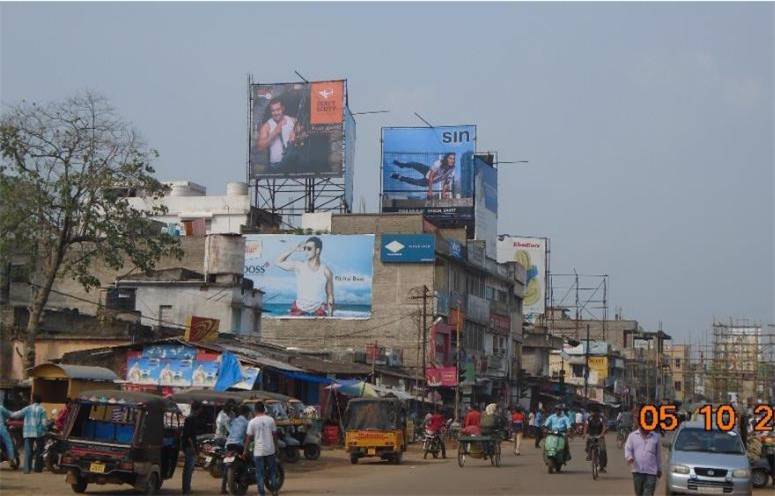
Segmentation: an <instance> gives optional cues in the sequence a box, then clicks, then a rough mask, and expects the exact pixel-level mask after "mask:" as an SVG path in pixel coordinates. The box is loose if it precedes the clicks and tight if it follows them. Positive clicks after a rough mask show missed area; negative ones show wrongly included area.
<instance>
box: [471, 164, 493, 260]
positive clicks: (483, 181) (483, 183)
mask: <svg viewBox="0 0 775 496" xmlns="http://www.w3.org/2000/svg"><path fill="white" fill-rule="evenodd" d="M491 156H492V155H490V157H491ZM474 229H475V231H474V239H477V240H484V241H485V246H484V248H485V254H486V255H487V257H488V258H492V259H493V260H495V259H496V258H497V253H498V250H497V246H496V243H497V239H498V169H496V168H495V167H493V166H492V165H490V164H488V163H487V161H485V160H483V159H482V158H481V157H480V156H477V157H475V158H474Z"/></svg>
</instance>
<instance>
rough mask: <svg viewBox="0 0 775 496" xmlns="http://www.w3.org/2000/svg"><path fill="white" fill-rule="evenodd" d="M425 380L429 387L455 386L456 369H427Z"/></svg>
mask: <svg viewBox="0 0 775 496" xmlns="http://www.w3.org/2000/svg"><path fill="white" fill-rule="evenodd" d="M425 380H426V381H427V382H428V386H430V387H439V386H443V387H454V386H457V368H456V367H428V368H426V369H425Z"/></svg>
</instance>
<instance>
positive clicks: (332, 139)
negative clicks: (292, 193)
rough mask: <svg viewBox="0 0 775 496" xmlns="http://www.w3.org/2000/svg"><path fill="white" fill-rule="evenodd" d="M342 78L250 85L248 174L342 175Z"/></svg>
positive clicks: (263, 175)
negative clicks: (336, 79)
mask: <svg viewBox="0 0 775 496" xmlns="http://www.w3.org/2000/svg"><path fill="white" fill-rule="evenodd" d="M345 86H346V85H345V81H343V80H340V81H316V82H311V83H276V84H252V85H251V86H250V123H251V129H250V145H249V146H250V154H249V155H250V174H251V176H252V177H255V178H259V179H260V178H267V177H300V176H307V177H342V173H343V162H344V154H345V144H344V114H345V110H344V109H345V105H346V103H345V102H346V99H345V91H346V89H345Z"/></svg>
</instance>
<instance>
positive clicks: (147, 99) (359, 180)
mask: <svg viewBox="0 0 775 496" xmlns="http://www.w3.org/2000/svg"><path fill="white" fill-rule="evenodd" d="M774 26H775V4H772V3H680V4H679V3H627V4H624V3H543V4H536V3H516V4H515V3H488V4H466V3H454V4H449V3H426V4H408V3H399V4H381V3H379V4H378V3H374V4H359V3H317V4H305V3H291V4H270V3H195V4H194V3H163V4H151V3H136V4H123V3H111V4H96V3H67V4H65V3H57V4H47V3H34V4H14V3H3V4H0V30H1V33H0V101H2V103H3V104H9V103H13V102H16V101H18V100H20V99H21V98H26V99H28V100H35V101H47V100H56V99H62V98H65V97H67V96H69V95H72V94H74V93H75V92H77V91H79V90H83V89H92V90H96V91H98V92H100V93H102V94H103V95H105V96H106V97H108V98H109V99H110V100H111V102H112V103H113V104H114V105H115V106H116V108H117V109H118V111H119V112H120V113H121V114H122V115H123V116H124V117H125V118H127V119H128V120H130V121H131V122H132V123H134V125H135V126H136V127H137V128H138V129H139V130H140V131H141V132H142V134H143V135H144V136H145V138H146V140H147V141H148V143H149V144H150V145H152V146H153V147H154V148H156V149H157V150H158V151H159V152H160V154H161V156H160V158H159V161H158V163H157V164H156V165H157V171H158V173H159V177H160V178H161V179H169V180H173V179H189V180H192V181H195V182H197V183H200V184H203V185H205V186H207V188H208V192H210V193H213V194H217V193H222V192H223V191H224V190H225V183H226V182H228V181H232V180H244V177H245V159H246V130H245V116H246V108H247V101H246V93H247V90H246V78H247V75H248V74H252V75H253V77H254V79H255V80H257V81H261V82H282V81H294V80H297V78H296V76H295V74H294V70H297V71H299V72H300V73H301V74H302V75H303V76H304V77H305V78H307V79H309V80H316V79H318V80H320V79H336V78H346V79H347V80H348V88H349V102H350V108H351V109H352V111H353V112H362V111H368V110H381V109H387V110H390V113H387V114H374V115H364V116H360V117H358V119H357V143H356V156H355V193H354V197H355V205H356V206H358V205H359V203H360V201H359V200H360V199H363V202H364V203H365V205H366V209H367V211H370V212H373V211H376V209H377V208H378V198H379V182H380V181H379V164H380V157H379V152H380V145H379V136H380V128H381V127H382V126H393V125H398V126H406V125H423V124H422V122H420V121H418V119H417V118H416V117H414V115H413V113H414V112H418V113H420V114H421V115H423V116H424V117H425V118H426V119H427V120H429V121H430V122H431V123H433V124H434V125H445V124H469V123H470V124H476V125H477V126H478V147H479V149H480V150H497V151H498V152H499V157H500V159H501V160H504V161H505V160H528V161H529V164H527V165H524V166H516V165H512V166H509V165H505V164H504V165H502V166H501V169H500V172H499V196H500V200H499V208H500V212H499V231H500V232H501V233H510V234H529V235H539V236H547V237H549V238H551V246H552V254H551V255H552V258H551V266H552V269H553V271H555V272H569V271H572V270H573V269H576V270H577V271H578V272H581V273H589V274H602V273H605V274H608V275H609V283H610V291H609V300H610V303H609V306H610V308H611V310H610V311H609V313H610V314H613V309H614V308H619V307H620V308H621V309H622V311H623V314H624V316H625V317H627V318H634V319H637V320H638V321H639V322H640V323H641V325H642V326H643V327H644V328H646V329H655V328H656V326H657V325H658V322H660V321H661V322H662V325H663V328H664V330H665V331H666V332H668V333H670V334H672V335H673V336H674V338H675V339H676V341H677V342H680V341H682V340H683V341H688V340H689V339H691V338H692V337H694V339H696V336H698V333H700V332H704V331H705V330H706V329H708V328H709V327H710V325H711V323H712V321H713V319H714V318H718V319H725V320H726V319H729V318H730V317H732V318H750V319H755V320H759V321H763V322H775V314H774V313H773V312H775V290H774V289H773V281H774V280H775V240H774V239H773V237H774V233H775V213H774V211H775V204H774V203H773V196H774V195H773V192H774V191H775V174H774V172H773V169H774V168H775V166H774V163H775V160H774V158H775V157H774V154H775V153H774V151H773V144H774V143H775V129H774V128H773V125H774V124H773V115H774V114H775V102H774V101H773V86H774V83H775V81H773V79H774V74H773V71H774V69H775V67H774V66H773V61H774V60H775V53H773V52H774V51H775V49H774V48H773V42H774V41H775V40H774V39H773V30H774V29H775V28H774Z"/></svg>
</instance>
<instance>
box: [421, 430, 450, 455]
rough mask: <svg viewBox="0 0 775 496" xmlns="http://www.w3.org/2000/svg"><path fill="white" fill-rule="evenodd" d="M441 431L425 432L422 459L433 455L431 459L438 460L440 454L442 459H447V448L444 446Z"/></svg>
mask: <svg viewBox="0 0 775 496" xmlns="http://www.w3.org/2000/svg"><path fill="white" fill-rule="evenodd" d="M442 436H443V430H439V431H436V432H428V431H425V439H424V440H423V444H422V449H423V459H425V458H428V453H430V454H431V455H433V458H438V457H439V453H441V457H442V458H447V447H446V446H445V445H444V439H443V437H442Z"/></svg>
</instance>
